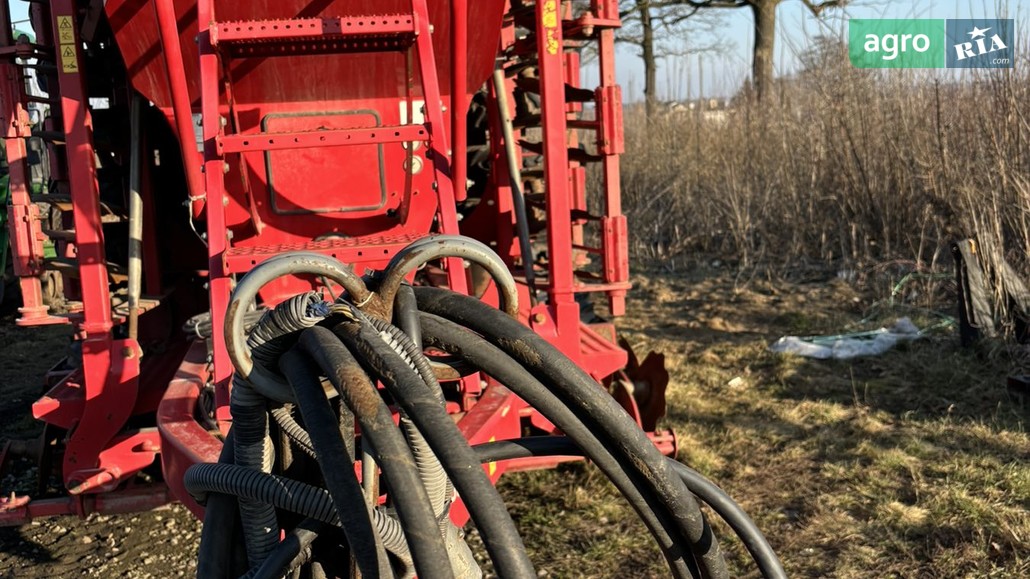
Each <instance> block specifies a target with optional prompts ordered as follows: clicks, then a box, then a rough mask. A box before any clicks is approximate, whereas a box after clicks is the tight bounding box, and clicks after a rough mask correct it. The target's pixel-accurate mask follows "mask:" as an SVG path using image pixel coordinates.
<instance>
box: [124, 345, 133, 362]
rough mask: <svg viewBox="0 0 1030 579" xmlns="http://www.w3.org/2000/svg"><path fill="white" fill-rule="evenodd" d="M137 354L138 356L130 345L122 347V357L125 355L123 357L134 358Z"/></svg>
mask: <svg viewBox="0 0 1030 579" xmlns="http://www.w3.org/2000/svg"><path fill="white" fill-rule="evenodd" d="M135 356H136V352H134V351H133V350H132V348H130V347H128V346H126V347H124V348H122V357H123V358H126V359H131V358H133V357H135Z"/></svg>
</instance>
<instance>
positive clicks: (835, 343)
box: [769, 318, 922, 360]
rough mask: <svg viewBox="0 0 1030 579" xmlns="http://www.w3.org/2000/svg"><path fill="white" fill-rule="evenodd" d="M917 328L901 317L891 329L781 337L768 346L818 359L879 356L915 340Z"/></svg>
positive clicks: (776, 349)
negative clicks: (832, 334)
mask: <svg viewBox="0 0 1030 579" xmlns="http://www.w3.org/2000/svg"><path fill="white" fill-rule="evenodd" d="M920 335H922V334H921V333H920V331H919V328H917V327H916V325H915V324H913V323H912V320H910V319H908V318H901V319H899V320H898V321H896V322H894V325H892V326H891V327H890V328H880V329H879V330H873V331H871V332H859V333H855V334H842V335H839V336H811V337H804V338H800V337H798V336H784V337H782V338H780V339H779V340H776V341H775V342H773V344H772V345H771V346H769V349H770V350H772V351H773V352H777V353H780V354H795V355H797V356H804V357H806V358H818V359H820V360H828V359H830V358H833V359H835V360H847V359H849V358H857V357H859V356H878V355H880V354H882V353H884V352H886V351H887V350H890V349H891V348H893V347H894V346H896V345H898V344H899V343H901V342H908V341H911V340H915V339H916V338H918V337H919V336H920Z"/></svg>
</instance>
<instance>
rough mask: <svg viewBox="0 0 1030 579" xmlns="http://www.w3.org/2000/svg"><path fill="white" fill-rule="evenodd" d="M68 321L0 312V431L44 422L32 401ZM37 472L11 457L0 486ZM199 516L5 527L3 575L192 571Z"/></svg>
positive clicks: (28, 431)
mask: <svg viewBox="0 0 1030 579" xmlns="http://www.w3.org/2000/svg"><path fill="white" fill-rule="evenodd" d="M68 339H69V338H68V328H54V327H50V328H19V327H17V326H15V325H14V315H13V314H11V313H8V314H6V315H4V316H2V317H0V416H3V417H4V418H3V419H2V420H0V439H3V438H30V437H33V436H36V435H38V434H39V433H40V429H41V424H40V423H39V422H36V421H35V420H33V419H32V414H31V405H32V403H33V402H34V401H35V400H36V398H38V396H39V395H40V393H41V390H42V383H43V376H44V374H45V373H46V371H47V370H48V369H50V368H51V367H53V365H54V364H56V363H57V362H58V361H59V360H60V359H61V358H62V357H63V356H64V355H65V353H66V352H67V344H68ZM34 478H35V468H34V467H32V466H31V465H30V464H29V463H28V462H24V461H22V462H18V463H15V464H13V465H11V468H9V469H8V474H7V476H5V477H4V478H3V479H0V493H3V494H5V495H6V494H7V493H9V492H11V491H12V490H14V489H19V490H20V489H21V488H22V487H23V485H24V484H25V482H26V481H28V480H33V479H34ZM199 540H200V522H199V521H197V520H196V519H195V518H194V517H193V516H192V515H191V514H190V513H189V511H187V510H186V509H185V508H184V507H182V506H179V505H173V506H169V507H165V508H162V509H158V510H156V511H151V512H147V513H135V514H131V515H113V516H112V515H99V514H94V515H91V516H89V517H88V518H86V519H85V520H83V519H79V518H76V517H59V518H52V519H42V520H36V521H33V522H32V523H30V524H27V525H24V526H21V527H0V578H4V579H7V578H15V577H17V578H19V579H22V578H25V579H34V578H40V579H42V578H47V579H54V578H61V577H131V578H137V579H145V578H148V577H155V578H156V577H192V576H194V575H195V573H196V561H195V556H196V551H197V543H198V541H199Z"/></svg>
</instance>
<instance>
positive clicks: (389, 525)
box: [271, 337, 411, 564]
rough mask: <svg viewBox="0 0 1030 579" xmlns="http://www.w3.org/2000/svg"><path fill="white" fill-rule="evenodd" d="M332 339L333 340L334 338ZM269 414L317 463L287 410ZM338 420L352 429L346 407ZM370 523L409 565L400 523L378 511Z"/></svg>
mask: <svg viewBox="0 0 1030 579" xmlns="http://www.w3.org/2000/svg"><path fill="white" fill-rule="evenodd" d="M333 339H334V340H335V337H334V338H333ZM271 414H272V417H273V418H275V421H276V422H277V423H278V424H279V427H280V428H281V429H282V430H283V432H285V433H286V436H287V437H289V439H290V440H291V441H293V442H294V444H296V446H297V448H299V449H301V451H303V452H304V453H305V454H307V455H308V456H310V457H311V458H313V459H315V460H316V461H317V460H318V456H317V454H316V453H315V448H314V446H313V445H312V444H311V436H310V435H309V434H308V431H307V430H305V429H304V427H303V426H301V425H300V424H299V423H298V422H297V421H296V419H294V418H293V416H292V415H291V414H290V412H289V410H287V409H286V408H284V407H280V408H274V409H272V411H271ZM340 419H341V422H342V423H344V424H347V425H349V428H350V429H353V425H354V415H353V414H351V412H350V409H348V408H347V406H346V405H344V406H343V408H341V409H340ZM341 434H342V435H343V436H344V437H346V436H347V433H346V432H343V431H341ZM346 442H347V439H346V438H344V443H345V444H346ZM353 452H354V450H353V449H352V448H351V447H349V446H348V447H347V454H348V455H349V456H354V454H353ZM372 522H373V524H374V525H375V528H376V530H377V531H378V532H379V537H380V539H381V540H382V541H383V547H385V548H386V550H387V551H389V552H391V553H393V554H394V555H395V556H396V557H397V559H398V560H400V561H401V562H403V563H404V564H409V563H411V554H410V552H409V550H408V544H407V542H405V540H404V531H403V530H402V529H401V525H400V523H398V522H397V520H396V519H394V518H392V517H390V516H389V515H387V514H386V513H384V512H383V511H380V510H378V509H376V510H373V511H372Z"/></svg>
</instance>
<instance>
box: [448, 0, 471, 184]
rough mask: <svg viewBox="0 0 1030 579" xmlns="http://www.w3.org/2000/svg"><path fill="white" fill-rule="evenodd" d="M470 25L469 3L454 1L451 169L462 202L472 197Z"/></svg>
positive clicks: (465, 0) (452, 5)
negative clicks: (469, 159) (468, 154)
mask: <svg viewBox="0 0 1030 579" xmlns="http://www.w3.org/2000/svg"><path fill="white" fill-rule="evenodd" d="M468 25H469V18H468V0H451V144H452V150H453V154H452V155H451V159H452V161H451V166H452V171H453V174H454V200H455V201H457V202H458V203H461V202H462V201H464V200H465V198H466V197H467V196H468V164H467V160H466V151H467V149H468V132H467V131H468V129H467V127H466V124H467V120H468V119H467V117H466V116H465V113H466V110H467V108H468V103H466V102H465V94H466V93H467V92H468V87H467V86H466V85H467V84H468Z"/></svg>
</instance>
